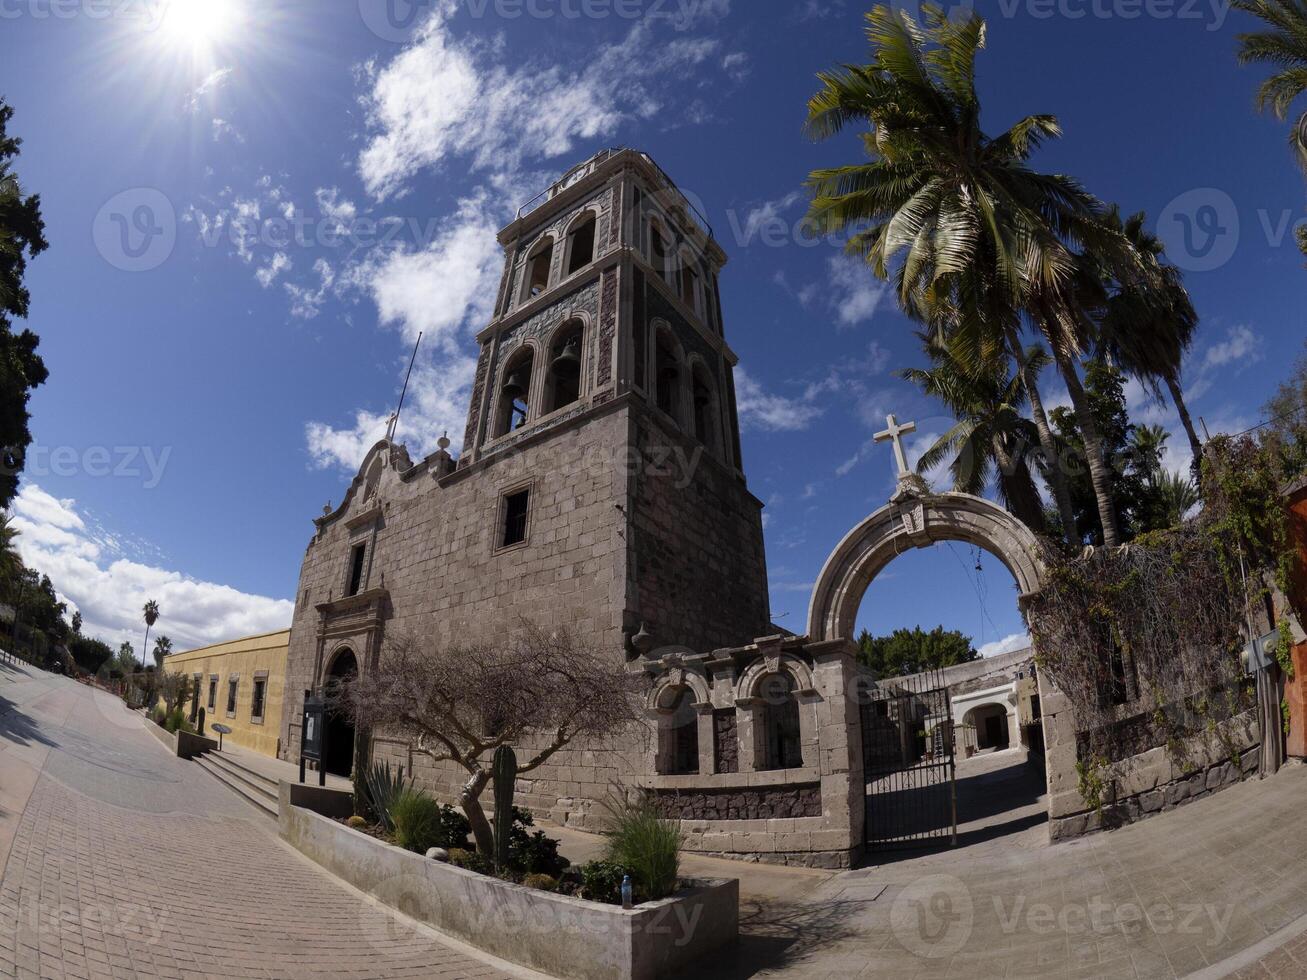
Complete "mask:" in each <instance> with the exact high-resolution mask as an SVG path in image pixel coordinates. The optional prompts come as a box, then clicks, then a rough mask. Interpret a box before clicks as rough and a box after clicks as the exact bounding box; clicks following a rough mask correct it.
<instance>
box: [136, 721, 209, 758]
mask: <svg viewBox="0 0 1307 980" xmlns="http://www.w3.org/2000/svg"><path fill="white" fill-rule="evenodd" d="M145 727H146V728H147V729H148V730H149V732H150V734H151V735H153V736H154V737H155V738H157V739H158V740H159V741H160V742H162V743H163V744H164V745H165V746H166V747H167V749H168V751H169V752H171V753H172V754H173V755H175V756H177V758H179V759H193V758H195V757H196V756H197V755H204V753H205V752H211V751H213V750H214V749H216V748H217V747H218V743H217V742H215V741H214V740H213V739H211V738H208V737H206V736H204V735H196V734H195V733H194V732H183V731H181V730H178V731H176V732H169V731H168V729H166V728H162V727H160V726H159V725H156V724H155V723H154V722H153V721H152V720H150V719H149V718H147V719H145Z"/></svg>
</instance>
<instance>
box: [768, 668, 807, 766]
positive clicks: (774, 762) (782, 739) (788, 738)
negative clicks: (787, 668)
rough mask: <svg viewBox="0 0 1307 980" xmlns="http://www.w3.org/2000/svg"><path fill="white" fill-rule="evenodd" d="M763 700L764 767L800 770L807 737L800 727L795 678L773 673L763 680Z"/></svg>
mask: <svg viewBox="0 0 1307 980" xmlns="http://www.w3.org/2000/svg"><path fill="white" fill-rule="evenodd" d="M758 696H759V697H760V698H761V699H762V703H763V709H762V726H763V765H762V768H764V769H798V768H800V767H801V766H802V765H803V740H802V737H801V734H800V730H799V699H798V698H797V697H795V696H794V678H792V677H791V676H790V675H789V674H786V673H780V674H769V675H767V676H766V677H764V678H763V679H762V681H761V682H759V685H758Z"/></svg>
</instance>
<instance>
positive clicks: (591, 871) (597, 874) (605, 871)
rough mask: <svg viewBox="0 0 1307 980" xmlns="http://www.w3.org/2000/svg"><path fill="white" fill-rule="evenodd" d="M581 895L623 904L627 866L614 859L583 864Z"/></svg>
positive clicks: (593, 900) (614, 903)
mask: <svg viewBox="0 0 1307 980" xmlns="http://www.w3.org/2000/svg"><path fill="white" fill-rule="evenodd" d="M580 871H581V897H582V898H588V899H589V900H590V901H592V902H607V903H608V904H609V905H621V904H622V879H623V878H625V877H626V876H627V874H629V872H628V871H627V869H626V868H624V867H623V866H622V865H620V864H616V863H614V862H612V861H590V862H587V863H586V864H583V865H581V868H580Z"/></svg>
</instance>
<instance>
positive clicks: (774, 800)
mask: <svg viewBox="0 0 1307 980" xmlns="http://www.w3.org/2000/svg"><path fill="white" fill-rule="evenodd" d="M653 798H654V802H655V805H656V806H657V807H658V810H659V811H660V812H661V813H662V814H663V815H664V816H666V817H669V818H671V819H674V820H788V819H792V818H794V817H820V816H821V784H820V783H807V784H801V785H797V786H760V787H756V788H750V787H737V788H735V789H706V790H674V789H672V790H655V791H654V797H653Z"/></svg>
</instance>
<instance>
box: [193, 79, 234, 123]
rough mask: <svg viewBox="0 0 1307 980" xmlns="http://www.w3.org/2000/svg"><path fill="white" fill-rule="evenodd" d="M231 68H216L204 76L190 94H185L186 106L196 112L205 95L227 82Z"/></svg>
mask: <svg viewBox="0 0 1307 980" xmlns="http://www.w3.org/2000/svg"><path fill="white" fill-rule="evenodd" d="M233 70H234V69H232V68H218V69H216V70H214V71H212V72H210V73H209V74H208V75H207V76H205V78H204V81H202V82H200V84H199V85H197V86H196V87H195V88H194V89H192V90H191V94H190V95H189V96H187V98H186V108H187V109H188V110H189V111H191V112H198V111H199V108H200V103H201V102H202V101H203V100H204V99H205V97H207V96H209V95H211V94H212V93H214V92H216V91H218V89H220V88H222V87H223V86H224V85H226V84H227V80H228V79H229V78H231V73H232V71H233Z"/></svg>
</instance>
